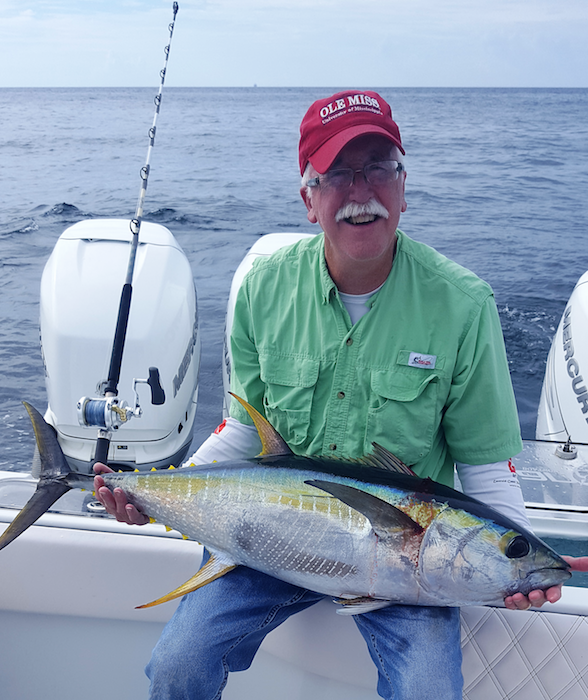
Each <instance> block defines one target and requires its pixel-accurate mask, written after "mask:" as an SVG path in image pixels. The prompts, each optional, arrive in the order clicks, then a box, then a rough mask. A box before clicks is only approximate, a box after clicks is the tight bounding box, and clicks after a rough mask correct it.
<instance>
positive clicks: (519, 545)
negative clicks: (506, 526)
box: [505, 535, 531, 559]
mask: <svg viewBox="0 0 588 700" xmlns="http://www.w3.org/2000/svg"><path fill="white" fill-rule="evenodd" d="M530 551H531V545H530V544H529V542H528V541H527V539H526V538H525V537H523V536H522V535H517V536H516V537H514V538H513V539H512V540H511V541H510V542H509V543H508V546H507V548H506V552H505V554H506V556H507V557H508V558H509V559H520V558H521V557H526V556H527V554H528V553H529V552H530Z"/></svg>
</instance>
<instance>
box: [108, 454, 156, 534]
mask: <svg viewBox="0 0 588 700" xmlns="http://www.w3.org/2000/svg"><path fill="white" fill-rule="evenodd" d="M112 471H113V470H112V469H110V467H107V466H106V465H105V464H101V463H100V462H97V463H96V464H95V465H94V473H95V474H96V476H95V477H94V491H95V492H96V498H97V499H98V500H99V501H100V503H102V505H103V506H104V507H105V508H106V511H107V512H108V513H110V515H114V517H115V518H116V519H117V520H118V521H119V523H128V524H129V525H145V524H146V523H148V522H149V518H148V517H147V516H146V515H144V514H143V513H141V511H139V510H137V509H136V508H135V506H134V505H132V504H131V503H129V502H128V501H127V497H126V496H125V492H124V491H123V490H122V489H118V488H116V489H114V491H111V490H110V489H109V488H108V486H106V485H105V484H104V479H103V478H102V477H101V476H100V474H108V473H112Z"/></svg>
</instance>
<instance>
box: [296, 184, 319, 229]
mask: <svg viewBox="0 0 588 700" xmlns="http://www.w3.org/2000/svg"><path fill="white" fill-rule="evenodd" d="M300 196H301V197H302V199H303V201H304V204H306V209H307V210H308V211H307V213H306V217H307V219H308V220H309V221H310V223H311V224H316V223H317V221H318V219H317V218H316V214H315V213H314V209H313V206H312V197H311V195H310V194H309V193H308V188H307V187H301V188H300Z"/></svg>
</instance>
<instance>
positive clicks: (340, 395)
mask: <svg viewBox="0 0 588 700" xmlns="http://www.w3.org/2000/svg"><path fill="white" fill-rule="evenodd" d="M337 398H338V399H344V398H345V392H344V391H340V392H339V393H338V394H337Z"/></svg>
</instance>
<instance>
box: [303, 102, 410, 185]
mask: <svg viewBox="0 0 588 700" xmlns="http://www.w3.org/2000/svg"><path fill="white" fill-rule="evenodd" d="M362 134H382V135H383V136H386V137H387V138H389V139H390V141H392V143H394V144H395V145H396V146H398V148H399V149H400V150H401V151H402V153H403V154H404V148H402V141H401V140H400V131H399V129H398V125H397V124H396V122H395V121H394V120H393V119H392V110H391V109H390V105H389V104H388V103H387V102H386V101H385V100H384V99H382V98H381V97H380V95H378V93H377V92H371V91H370V90H345V92H338V93H337V94H335V95H333V96H332V97H327V98H325V99H324V100H317V101H316V102H314V103H313V104H312V105H311V106H310V108H309V110H308V112H307V113H306V114H305V115H304V119H303V120H302V123H301V124H300V144H299V149H298V151H299V158H300V174H301V175H304V170H305V168H306V164H307V163H308V162H309V161H310V163H311V164H312V167H313V168H314V169H315V170H316V171H317V172H318V173H326V172H327V170H328V169H329V167H330V166H331V163H332V162H333V161H334V160H335V158H336V157H337V154H338V153H339V151H340V150H341V149H342V148H343V146H345V145H346V144H347V143H349V141H351V140H352V139H354V138H356V137H357V136H361V135H362Z"/></svg>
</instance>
